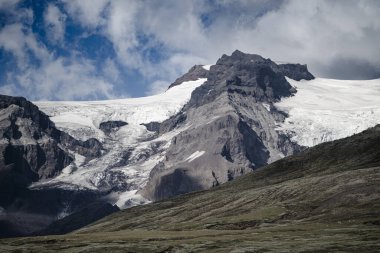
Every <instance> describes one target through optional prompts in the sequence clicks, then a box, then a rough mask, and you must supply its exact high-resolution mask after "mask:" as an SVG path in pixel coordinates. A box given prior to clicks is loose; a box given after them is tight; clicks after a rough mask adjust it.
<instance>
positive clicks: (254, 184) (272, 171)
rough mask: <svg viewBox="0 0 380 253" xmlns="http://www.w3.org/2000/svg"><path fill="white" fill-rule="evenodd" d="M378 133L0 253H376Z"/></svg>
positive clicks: (18, 242) (5, 245)
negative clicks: (106, 252)
mask: <svg viewBox="0 0 380 253" xmlns="http://www.w3.org/2000/svg"><path fill="white" fill-rule="evenodd" d="M379 186H380V126H377V127H375V128H372V129H369V130H367V131H364V132H363V133H360V134H357V135H354V136H352V137H349V138H345V139H341V140H337V141H334V142H329V143H324V144H321V145H318V146H316V147H313V148H310V149H308V150H306V151H304V152H302V153H301V154H299V155H296V156H292V157H288V158H285V159H282V160H280V161H278V162H275V163H273V164H271V165H269V166H266V167H265V168H262V169H261V170H258V171H255V172H253V173H251V174H249V175H247V176H244V177H241V178H240V179H237V180H235V181H232V182H229V183H226V184H224V185H222V186H220V187H216V188H214V189H212V190H209V191H204V192H196V193H191V194H187V195H183V196H180V197H177V198H174V199H170V200H166V201H161V202H156V203H153V204H149V205H145V206H138V207H134V208H131V209H127V210H124V211H121V212H117V213H115V214H112V215H110V216H108V217H106V218H104V219H102V220H100V221H98V222H96V223H94V224H92V225H90V226H88V227H85V228H82V229H81V230H78V231H76V232H75V233H71V234H68V235H64V236H47V237H34V238H15V239H7V240H0V252H49V251H51V252H54V251H57V250H59V251H60V252H105V251H109V252H376V251H379V249H380V187H379Z"/></svg>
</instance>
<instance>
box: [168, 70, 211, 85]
mask: <svg viewBox="0 0 380 253" xmlns="http://www.w3.org/2000/svg"><path fill="white" fill-rule="evenodd" d="M207 76H208V70H206V69H204V68H203V67H202V65H195V66H193V67H191V69H190V70H189V71H188V72H187V73H186V74H184V75H183V76H181V77H180V78H178V79H176V80H175V81H174V83H172V84H171V85H170V86H169V89H170V88H172V87H174V86H177V85H179V84H181V83H183V82H187V81H195V80H197V79H198V78H207Z"/></svg>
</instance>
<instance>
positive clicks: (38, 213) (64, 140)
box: [0, 95, 102, 235]
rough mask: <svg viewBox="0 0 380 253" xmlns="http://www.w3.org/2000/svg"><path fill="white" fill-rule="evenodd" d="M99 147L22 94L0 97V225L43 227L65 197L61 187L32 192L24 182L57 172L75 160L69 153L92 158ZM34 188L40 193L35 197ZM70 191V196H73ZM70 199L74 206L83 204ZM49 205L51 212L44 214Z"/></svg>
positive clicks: (23, 228) (22, 231)
mask: <svg viewBox="0 0 380 253" xmlns="http://www.w3.org/2000/svg"><path fill="white" fill-rule="evenodd" d="M101 150H102V145H101V143H100V142H99V141H98V140H96V139H89V140H87V141H84V142H83V141H80V140H76V139H75V138H73V137H72V136H70V135H69V134H67V133H64V132H62V131H60V130H58V129H57V128H55V126H54V123H53V122H52V121H50V119H49V117H48V116H47V115H46V114H44V113H43V112H41V111H39V109H38V107H37V106H35V105H34V104H32V103H31V102H29V101H27V100H26V99H25V98H22V97H10V96H3V95H0V207H2V208H3V209H4V212H5V213H6V216H5V218H4V217H2V218H1V219H0V226H4V229H5V228H8V229H9V231H8V232H9V233H10V234H13V235H23V234H25V233H29V232H28V231H32V230H33V229H36V228H39V227H41V226H42V227H43V226H46V225H47V224H46V223H47V222H51V221H52V220H53V219H54V216H55V215H57V212H60V209H62V208H64V207H63V205H64V203H63V202H65V201H66V200H64V199H65V198H63V197H62V196H63V195H62V194H61V193H62V192H61V191H60V190H57V191H55V190H53V189H52V190H51V191H50V190H41V191H31V190H29V189H28V186H29V185H30V184H31V183H33V182H36V181H38V180H41V179H48V178H52V177H55V176H57V175H58V174H60V173H61V171H62V169H63V168H65V167H67V166H68V165H70V163H71V162H72V161H73V159H74V158H73V155H72V154H71V153H70V152H71V151H74V152H76V153H79V154H81V155H83V156H85V157H86V158H87V159H92V158H94V157H97V156H99V155H100V154H101ZM37 192H38V195H39V197H35V196H36V193H37ZM70 192H71V193H70V194H68V195H70V196H71V197H70V198H73V196H74V195H76V194H77V193H76V191H70ZM78 194H79V193H78ZM81 194H82V193H81ZM83 194H87V193H85V192H83ZM47 199H50V201H49V202H44V204H43V206H42V207H41V208H39V203H40V202H41V200H47ZM67 201H68V200H67ZM70 203H71V205H72V206H71V207H70V208H73V209H75V208H77V207H78V206H81V205H82V204H81V203H80V202H77V203H74V201H71V202H70ZM50 209H54V211H53V212H51V213H50V212H47V211H48V210H50ZM3 218H4V219H3ZM20 221H22V222H21V223H20ZM19 223H20V224H19ZM23 224H26V225H25V226H24V225H23ZM12 231H13V232H12ZM17 231H18V232H17ZM8 232H6V231H5V232H4V233H8ZM16 232H17V233H16Z"/></svg>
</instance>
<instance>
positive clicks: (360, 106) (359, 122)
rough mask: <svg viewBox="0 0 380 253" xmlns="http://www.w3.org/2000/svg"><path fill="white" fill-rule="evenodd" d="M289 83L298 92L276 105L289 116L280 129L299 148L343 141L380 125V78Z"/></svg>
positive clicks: (291, 81) (321, 79) (278, 128)
mask: <svg viewBox="0 0 380 253" xmlns="http://www.w3.org/2000/svg"><path fill="white" fill-rule="evenodd" d="M287 80H288V82H289V83H290V84H291V85H292V86H293V87H295V88H296V89H297V93H296V94H295V95H294V96H292V97H288V98H283V99H282V100H281V101H280V102H279V103H276V104H275V107H277V109H279V110H281V111H284V112H286V113H287V114H288V117H287V118H286V120H285V121H284V122H281V123H279V126H278V127H277V130H278V131H282V132H284V133H285V134H287V135H291V136H292V140H293V141H295V142H297V143H298V144H300V145H303V146H307V147H310V146H314V145H316V144H319V143H321V142H325V141H331V140H335V139H340V138H344V137H347V136H350V135H353V134H355V133H359V132H361V131H363V130H365V129H367V128H369V127H373V126H375V125H376V124H379V123H380V79H374V80H334V79H325V78H316V79H314V80H310V81H305V80H301V81H295V80H292V79H289V78H287Z"/></svg>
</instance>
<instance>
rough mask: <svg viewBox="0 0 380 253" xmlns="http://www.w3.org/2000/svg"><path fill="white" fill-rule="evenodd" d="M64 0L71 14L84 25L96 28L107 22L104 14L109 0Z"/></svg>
mask: <svg viewBox="0 0 380 253" xmlns="http://www.w3.org/2000/svg"><path fill="white" fill-rule="evenodd" d="M62 2H63V3H64V5H65V8H66V10H67V12H68V13H69V14H70V16H71V17H72V18H73V19H76V20H78V21H79V22H80V24H82V25H83V26H87V27H89V28H96V27H98V26H101V25H103V24H104V23H105V22H106V20H105V18H104V17H103V15H102V14H103V12H104V11H105V8H106V7H107V5H108V4H109V0H62Z"/></svg>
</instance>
